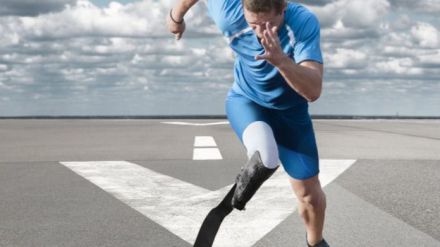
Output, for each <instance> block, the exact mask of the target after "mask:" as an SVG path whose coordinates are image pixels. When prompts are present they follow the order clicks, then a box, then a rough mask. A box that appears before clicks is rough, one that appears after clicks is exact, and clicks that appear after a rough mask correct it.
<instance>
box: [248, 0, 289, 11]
mask: <svg viewBox="0 0 440 247" xmlns="http://www.w3.org/2000/svg"><path fill="white" fill-rule="evenodd" d="M241 2H242V3H243V7H244V8H246V9H247V10H249V11H250V12H253V13H269V12H271V11H272V10H275V12H276V13H278V14H281V13H282V11H283V7H284V6H285V4H286V0H241Z"/></svg>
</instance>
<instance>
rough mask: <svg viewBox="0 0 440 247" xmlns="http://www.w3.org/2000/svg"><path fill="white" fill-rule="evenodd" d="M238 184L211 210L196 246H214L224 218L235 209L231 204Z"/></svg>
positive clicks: (200, 231)
mask: <svg viewBox="0 0 440 247" xmlns="http://www.w3.org/2000/svg"><path fill="white" fill-rule="evenodd" d="M236 186H237V185H236V184H234V186H232V188H231V189H230V190H229V192H228V194H227V195H226V196H225V198H223V200H222V201H221V202H220V204H219V205H218V206H217V207H215V208H213V209H212V210H211V211H209V213H208V215H207V216H206V218H205V220H204V221H203V223H202V226H201V227H200V230H199V234H198V235H197V239H196V242H195V243H194V247H211V246H212V244H213V243H214V239H215V236H216V235H217V232H218V229H219V228H220V225H221V224H222V221H223V219H224V218H225V217H226V216H227V215H228V214H229V213H231V212H232V210H233V209H234V208H233V207H232V205H231V200H232V196H233V195H234V191H235V187H236Z"/></svg>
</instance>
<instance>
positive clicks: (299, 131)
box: [225, 90, 319, 180]
mask: <svg viewBox="0 0 440 247" xmlns="http://www.w3.org/2000/svg"><path fill="white" fill-rule="evenodd" d="M225 107H226V114H227V116H228V120H229V122H230V124H231V126H232V128H233V129H234V131H235V133H236V134H237V136H238V137H239V139H240V141H241V142H242V143H243V139H242V135H243V131H244V130H245V129H246V127H247V126H248V125H249V124H251V123H253V122H255V121H263V122H265V123H267V124H268V125H269V126H270V127H271V128H272V131H273V134H274V138H275V141H276V143H277V147H278V156H279V160H280V161H281V163H282V165H283V167H284V170H285V171H286V172H287V173H288V174H289V176H291V177H292V178H295V179H299V180H305V179H308V178H311V177H313V176H316V175H317V174H318V173H319V158H318V149H317V146H316V140H315V134H314V131H313V124H312V120H311V117H310V115H309V111H308V103H304V104H301V105H299V106H294V107H292V108H289V109H286V110H276V109H269V108H265V107H263V106H261V105H258V104H256V103H255V102H253V101H252V100H250V99H248V98H247V97H245V96H243V95H241V94H238V93H236V92H235V91H233V90H230V91H229V93H228V96H227V98H226V102H225Z"/></svg>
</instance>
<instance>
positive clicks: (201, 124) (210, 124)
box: [161, 121, 229, 126]
mask: <svg viewBox="0 0 440 247" xmlns="http://www.w3.org/2000/svg"><path fill="white" fill-rule="evenodd" d="M161 123H163V124H172V125H188V126H212V125H225V124H229V122H228V121H222V122H214V123H189V122H161Z"/></svg>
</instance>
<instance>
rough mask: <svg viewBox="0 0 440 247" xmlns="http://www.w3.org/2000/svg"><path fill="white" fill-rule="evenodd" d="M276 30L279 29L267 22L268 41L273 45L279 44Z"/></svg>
mask: <svg viewBox="0 0 440 247" xmlns="http://www.w3.org/2000/svg"><path fill="white" fill-rule="evenodd" d="M276 29H277V27H272V25H270V23H269V22H266V30H265V33H267V39H268V40H269V41H270V43H271V44H272V45H275V44H276V43H277V39H276V38H277V36H276V35H275V32H276Z"/></svg>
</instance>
